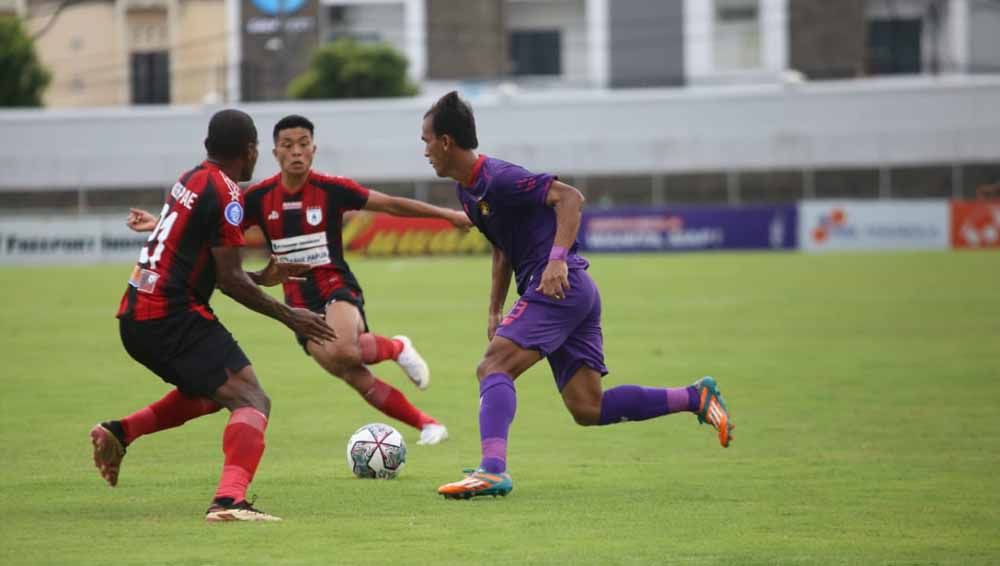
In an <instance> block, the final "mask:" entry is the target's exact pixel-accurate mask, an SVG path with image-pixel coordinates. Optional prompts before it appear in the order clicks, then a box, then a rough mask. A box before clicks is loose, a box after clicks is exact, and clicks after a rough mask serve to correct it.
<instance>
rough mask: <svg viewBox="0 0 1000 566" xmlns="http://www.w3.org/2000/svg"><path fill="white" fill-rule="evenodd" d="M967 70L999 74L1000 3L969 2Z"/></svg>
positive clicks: (974, 0)
mask: <svg viewBox="0 0 1000 566" xmlns="http://www.w3.org/2000/svg"><path fill="white" fill-rule="evenodd" d="M969 8H970V14H969V70H970V71H971V72H973V73H1000V3H997V2H992V1H991V2H984V1H983V0H970V1H969Z"/></svg>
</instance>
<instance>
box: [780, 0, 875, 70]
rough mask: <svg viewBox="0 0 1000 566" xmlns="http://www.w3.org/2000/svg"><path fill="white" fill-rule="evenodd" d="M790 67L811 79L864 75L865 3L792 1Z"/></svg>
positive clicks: (860, 0)
mask: <svg viewBox="0 0 1000 566" xmlns="http://www.w3.org/2000/svg"><path fill="white" fill-rule="evenodd" d="M788 30H789V42H788V53H789V58H788V60H789V66H790V67H791V68H792V69H794V70H797V71H800V72H802V73H803V74H804V75H805V76H806V77H808V78H811V79H831V78H844V77H856V76H861V75H863V74H864V72H865V57H866V54H865V45H866V43H867V27H866V24H865V0H836V1H835V2H831V1H830V0H789V6H788Z"/></svg>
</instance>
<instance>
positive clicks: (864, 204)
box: [799, 200, 950, 252]
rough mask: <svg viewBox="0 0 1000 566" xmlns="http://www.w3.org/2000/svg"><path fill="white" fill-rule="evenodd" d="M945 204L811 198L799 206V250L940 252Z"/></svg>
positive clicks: (945, 243)
mask: <svg viewBox="0 0 1000 566" xmlns="http://www.w3.org/2000/svg"><path fill="white" fill-rule="evenodd" d="M949 223H950V210H949V205H948V201H945V200H914V201H909V200H887V201H871V200H869V201H864V200H815V201H803V202H801V203H799V246H800V247H801V248H802V249H803V250H806V251H809V252H821V251H828V250H943V249H947V248H948V247H949V234H950V226H949Z"/></svg>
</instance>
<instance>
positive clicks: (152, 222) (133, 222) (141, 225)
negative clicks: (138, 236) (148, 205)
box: [125, 208, 156, 232]
mask: <svg viewBox="0 0 1000 566" xmlns="http://www.w3.org/2000/svg"><path fill="white" fill-rule="evenodd" d="M125 224H126V225H127V226H128V227H129V228H131V229H132V230H135V231H136V232H150V231H152V230H153V228H156V217H155V216H153V215H152V214H150V213H148V212H146V211H145V210H142V209H141V208H130V209H128V218H126V219H125Z"/></svg>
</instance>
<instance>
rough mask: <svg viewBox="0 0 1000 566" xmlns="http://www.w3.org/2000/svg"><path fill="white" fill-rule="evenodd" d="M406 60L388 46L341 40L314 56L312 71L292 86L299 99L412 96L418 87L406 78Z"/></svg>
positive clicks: (294, 94)
mask: <svg viewBox="0 0 1000 566" xmlns="http://www.w3.org/2000/svg"><path fill="white" fill-rule="evenodd" d="M406 65H407V61H406V57H404V56H403V55H401V54H400V53H399V52H397V51H396V50H394V49H393V48H392V47H391V46H389V45H387V44H364V43H358V42H356V41H354V40H351V39H338V40H337V41H334V42H333V43H329V44H327V45H324V46H322V47H320V48H318V49H316V50H315V51H313V54H312V61H311V62H310V64H309V69H308V70H307V71H306V72H304V73H302V74H301V75H299V76H298V77H295V79H294V80H293V81H292V82H291V84H290V85H289V86H288V96H290V97H292V98H299V99H321V98H387V97H394V96H412V95H414V94H416V93H417V88H416V87H415V86H414V85H413V84H412V83H411V82H410V81H409V80H408V79H407V78H406Z"/></svg>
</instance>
